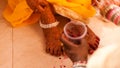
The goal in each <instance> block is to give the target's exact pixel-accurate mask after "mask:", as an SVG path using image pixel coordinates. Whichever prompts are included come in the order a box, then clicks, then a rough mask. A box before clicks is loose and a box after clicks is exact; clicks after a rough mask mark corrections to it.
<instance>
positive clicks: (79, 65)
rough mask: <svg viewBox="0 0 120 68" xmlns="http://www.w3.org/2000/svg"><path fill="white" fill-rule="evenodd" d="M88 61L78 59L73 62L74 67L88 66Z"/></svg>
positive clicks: (83, 67) (84, 67)
mask: <svg viewBox="0 0 120 68" xmlns="http://www.w3.org/2000/svg"><path fill="white" fill-rule="evenodd" d="M86 63H87V61H78V62H75V63H74V64H73V68H86Z"/></svg>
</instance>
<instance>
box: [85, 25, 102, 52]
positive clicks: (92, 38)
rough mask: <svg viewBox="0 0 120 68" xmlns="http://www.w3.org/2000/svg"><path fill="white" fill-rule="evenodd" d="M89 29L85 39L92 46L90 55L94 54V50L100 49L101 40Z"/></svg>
mask: <svg viewBox="0 0 120 68" xmlns="http://www.w3.org/2000/svg"><path fill="white" fill-rule="evenodd" d="M87 29H88V32H87V35H86V37H85V38H86V40H87V41H88V44H89V46H90V49H89V54H92V53H93V52H94V50H96V49H97V48H98V45H99V41H100V38H99V37H98V36H97V35H95V33H94V32H93V31H92V30H91V29H90V28H89V27H88V26H87Z"/></svg>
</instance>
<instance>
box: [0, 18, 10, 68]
mask: <svg viewBox="0 0 120 68" xmlns="http://www.w3.org/2000/svg"><path fill="white" fill-rule="evenodd" d="M0 22H1V20H0ZM11 67H12V28H10V27H8V26H7V25H6V24H5V23H0V68H11Z"/></svg>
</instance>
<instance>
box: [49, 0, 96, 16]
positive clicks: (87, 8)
mask: <svg viewBox="0 0 120 68" xmlns="http://www.w3.org/2000/svg"><path fill="white" fill-rule="evenodd" d="M47 1H48V2H50V3H52V4H55V5H60V6H63V7H66V8H68V9H70V10H73V11H74V12H76V13H77V14H79V15H81V16H82V17H83V18H89V17H92V16H93V15H94V14H95V13H96V10H95V8H94V7H93V6H92V5H91V0H47Z"/></svg>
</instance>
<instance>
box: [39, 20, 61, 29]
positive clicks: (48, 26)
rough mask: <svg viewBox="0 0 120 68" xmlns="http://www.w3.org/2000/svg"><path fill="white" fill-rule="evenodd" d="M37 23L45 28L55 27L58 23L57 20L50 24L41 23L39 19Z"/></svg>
mask: <svg viewBox="0 0 120 68" xmlns="http://www.w3.org/2000/svg"><path fill="white" fill-rule="evenodd" d="M39 24H40V27H42V28H44V29H46V28H52V27H56V26H57V25H58V24H59V22H58V21H56V22H53V23H50V24H42V23H41V21H40V22H39Z"/></svg>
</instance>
